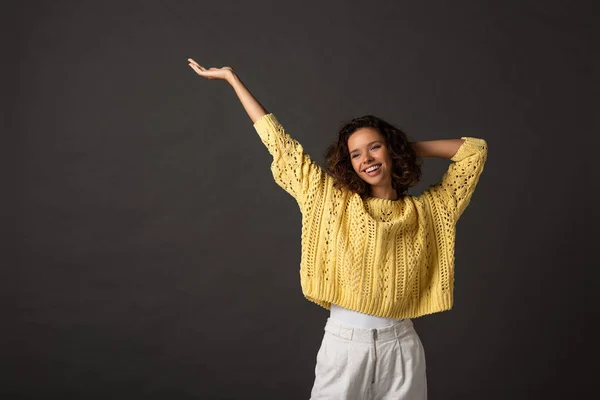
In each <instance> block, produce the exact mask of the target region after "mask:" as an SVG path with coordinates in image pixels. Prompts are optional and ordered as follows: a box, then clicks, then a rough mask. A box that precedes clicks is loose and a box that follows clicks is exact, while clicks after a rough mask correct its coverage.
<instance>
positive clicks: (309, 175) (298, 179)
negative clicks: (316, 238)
mask: <svg viewBox="0 0 600 400" xmlns="http://www.w3.org/2000/svg"><path fill="white" fill-rule="evenodd" d="M254 128H255V129H256V132H257V133H258V136H260V139H261V140H262V142H263V143H264V145H265V146H266V147H267V150H268V151H269V153H270V154H271V155H272V156H273V161H272V163H271V172H272V173H273V178H274V179H275V182H276V183H277V184H278V185H279V186H281V187H282V188H283V189H284V190H285V191H286V192H288V193H289V194H290V195H292V197H294V198H295V199H296V201H297V203H298V206H299V207H300V210H301V211H302V212H305V211H307V210H308V209H309V208H310V206H311V205H312V204H313V203H314V201H315V196H316V195H317V194H318V193H323V186H324V184H325V180H326V174H325V171H323V169H322V168H321V166H320V165H318V164H316V163H315V162H314V161H313V160H312V159H311V158H310V156H309V155H308V154H306V153H305V152H304V149H303V147H302V145H301V144H300V143H299V142H298V141H296V140H295V139H294V138H293V137H291V136H290V135H289V133H288V132H287V131H286V130H285V129H284V128H283V126H282V125H281V123H279V121H278V120H277V118H276V117H275V115H273V114H272V113H269V114H265V115H263V116H262V117H260V118H259V119H258V120H257V121H256V122H255V123H254Z"/></svg>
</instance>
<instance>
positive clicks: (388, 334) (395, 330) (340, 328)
mask: <svg viewBox="0 0 600 400" xmlns="http://www.w3.org/2000/svg"><path fill="white" fill-rule="evenodd" d="M324 329H325V331H326V332H329V333H331V334H333V335H335V336H338V337H340V338H343V339H347V340H352V341H355V342H361V343H372V342H373V341H382V342H387V341H389V340H395V339H396V338H401V337H402V336H404V335H406V334H407V333H409V332H412V331H414V326H413V322H412V321H411V320H410V318H405V319H402V320H399V321H398V322H396V323H394V324H393V325H390V326H384V327H382V328H372V329H365V328H355V327H353V326H351V325H347V324H344V323H342V322H340V321H336V320H334V319H332V318H331V317H330V318H327V323H326V324H325V328H324Z"/></svg>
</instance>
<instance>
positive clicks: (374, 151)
mask: <svg viewBox="0 0 600 400" xmlns="http://www.w3.org/2000/svg"><path fill="white" fill-rule="evenodd" d="M348 151H349V152H350V160H351V161H352V167H353V168H354V171H355V172H356V173H357V174H358V176H360V177H361V179H363V180H364V181H365V182H367V183H369V184H370V185H372V186H391V185H392V158H391V156H390V154H389V153H388V150H387V145H386V142H385V138H384V137H383V136H382V135H381V134H380V133H379V132H377V131H376V130H375V129H373V128H360V129H358V130H356V131H355V132H354V133H353V134H352V135H350V137H349V138H348ZM377 165H379V168H378V169H376V170H375V171H372V172H367V171H366V170H367V169H369V168H370V167H372V166H377Z"/></svg>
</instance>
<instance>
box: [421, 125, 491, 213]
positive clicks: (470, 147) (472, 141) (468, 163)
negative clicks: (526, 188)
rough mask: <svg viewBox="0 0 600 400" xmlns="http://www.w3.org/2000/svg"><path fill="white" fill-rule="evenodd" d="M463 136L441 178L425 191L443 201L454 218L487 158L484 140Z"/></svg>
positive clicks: (463, 205)
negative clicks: (462, 140)
mask: <svg viewBox="0 0 600 400" xmlns="http://www.w3.org/2000/svg"><path fill="white" fill-rule="evenodd" d="M461 139H465V141H464V142H463V144H462V145H461V146H460V148H459V149H458V151H457V152H456V154H455V155H454V156H452V158H451V160H452V163H451V164H450V166H449V167H448V170H447V171H446V173H445V174H444V176H443V177H442V179H441V180H440V181H439V182H437V183H436V184H434V185H431V186H430V187H429V189H428V191H429V192H430V193H431V194H433V195H434V197H436V198H437V199H438V200H440V201H442V202H444V204H445V205H446V207H447V208H448V210H449V211H450V213H451V214H452V217H453V218H454V221H455V222H456V221H458V219H459V218H460V216H461V215H462V213H463V212H464V210H465V208H467V206H468V205H469V202H470V201H471V196H472V195H473V192H474V191H475V187H476V186H477V182H478V181H479V177H480V176H481V173H482V172H483V167H484V164H485V162H486V160H487V150H488V146H487V142H486V141H485V140H484V139H479V138H474V137H465V136H463V137H461Z"/></svg>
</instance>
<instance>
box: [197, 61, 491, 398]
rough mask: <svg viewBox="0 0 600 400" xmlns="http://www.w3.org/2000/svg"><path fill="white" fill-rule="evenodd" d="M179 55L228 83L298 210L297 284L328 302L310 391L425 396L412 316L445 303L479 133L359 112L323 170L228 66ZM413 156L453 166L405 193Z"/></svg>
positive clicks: (481, 152)
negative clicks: (421, 131) (450, 135)
mask: <svg viewBox="0 0 600 400" xmlns="http://www.w3.org/2000/svg"><path fill="white" fill-rule="evenodd" d="M189 62H190V66H191V67H192V68H193V69H194V70H195V71H196V73H198V74H199V75H201V76H204V77H206V78H208V79H221V80H226V81H227V82H229V83H230V84H231V86H232V87H233V88H234V90H235V92H236V94H237V95H238V97H239V99H240V101H241V103H242V105H243V107H244V109H245V110H246V112H247V113H248V116H249V117H250V119H251V120H252V122H253V125H254V128H255V130H256V132H257V133H258V136H259V137H260V139H261V141H262V142H263V143H264V145H265V147H266V148H267V150H268V151H269V153H270V154H271V155H272V157H273V159H272V162H271V173H272V175H273V179H274V180H275V182H276V183H277V184H278V185H279V186H280V187H281V188H283V189H284V190H285V191H286V192H288V193H289V194H290V195H291V196H292V197H294V198H295V199H296V201H297V203H298V206H299V208H300V212H301V213H302V235H301V243H302V255H301V262H300V284H301V286H302V293H303V294H304V296H305V297H306V299H308V300H310V301H312V302H313V303H315V304H318V305H320V306H321V307H323V308H325V309H327V310H330V316H329V318H328V319H327V322H326V324H325V328H324V330H325V334H324V336H323V341H322V343H321V347H320V349H319V352H318V354H317V360H316V361H317V365H316V368H315V381H314V384H313V387H312V390H311V399H312V400H315V399H332V398H333V399H358V398H371V397H373V398H384V397H385V398H394V399H401V398H402V399H420V400H423V399H426V398H427V379H426V371H425V370H426V368H425V351H424V349H423V345H422V343H421V341H420V339H419V336H418V334H417V332H416V331H415V329H414V327H413V324H412V321H411V318H416V317H420V316H423V315H427V314H431V313H435V312H441V311H446V310H449V309H450V308H451V307H452V304H453V300H454V297H453V290H454V243H455V235H456V222H457V221H458V219H459V218H460V215H461V214H462V212H463V211H464V210H465V208H466V207H467V205H468V204H469V202H470V200H471V196H472V195H473V192H474V190H475V187H476V185H477V182H478V180H479V177H480V175H481V173H482V171H483V166H484V164H485V161H486V158H487V143H486V142H485V140H483V139H479V138H472V137H463V138H461V139H453V140H436V141H428V142H413V143H411V142H409V141H408V139H407V137H406V134H404V132H402V131H401V130H400V129H398V128H396V127H395V126H393V125H391V124H389V123H387V122H385V121H383V120H382V119H380V118H377V117H375V116H372V115H367V116H364V117H360V118H355V119H353V120H352V121H350V122H349V123H347V124H345V125H344V126H343V127H342V128H341V129H340V131H339V134H338V140H337V142H336V143H335V144H333V145H331V146H330V147H329V148H328V150H327V155H326V162H327V168H326V170H324V169H323V168H321V166H319V165H318V164H316V163H315V162H314V161H313V160H312V159H311V157H310V156H309V155H308V154H306V153H305V152H304V149H303V147H302V145H301V144H300V143H299V142H298V141H297V140H295V139H294V138H293V137H292V136H291V135H290V134H289V132H288V131H287V130H286V129H284V127H283V125H282V124H281V123H280V122H279V120H278V119H277V118H276V117H275V115H274V114H273V113H267V111H266V110H265V109H264V108H263V107H262V105H261V104H260V103H259V102H258V101H257V100H256V99H255V98H254V97H253V96H252V94H251V93H250V92H249V91H248V89H247V88H246V87H245V86H244V84H243V83H242V81H241V80H240V79H239V78H238V77H237V75H236V74H235V73H234V72H233V70H232V69H231V68H230V67H223V68H210V69H205V68H203V67H202V66H200V65H199V64H198V63H196V62H195V61H193V60H191V59H190V60H189ZM420 156H437V157H446V158H450V159H451V160H452V164H451V165H450V167H449V168H448V171H447V172H446V173H445V174H444V176H443V177H442V179H441V180H440V181H439V182H437V183H436V184H435V185H432V186H430V187H429V188H428V189H427V190H425V191H424V192H423V193H422V194H421V195H419V196H410V195H408V194H406V191H407V189H408V188H409V187H411V186H413V185H415V184H416V183H417V182H418V181H419V178H420V176H421V167H420V161H421V159H420V158H419V157H420Z"/></svg>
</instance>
